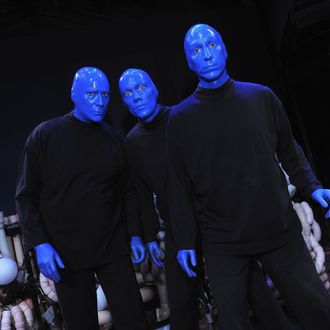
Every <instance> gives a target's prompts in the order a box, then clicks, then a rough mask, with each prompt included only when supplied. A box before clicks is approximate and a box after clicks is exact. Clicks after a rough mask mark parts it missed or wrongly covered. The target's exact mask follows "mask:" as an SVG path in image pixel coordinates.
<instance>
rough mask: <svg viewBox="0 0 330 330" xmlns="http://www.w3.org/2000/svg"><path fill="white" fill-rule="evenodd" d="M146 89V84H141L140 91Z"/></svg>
mask: <svg viewBox="0 0 330 330" xmlns="http://www.w3.org/2000/svg"><path fill="white" fill-rule="evenodd" d="M145 89H146V86H144V85H140V86H139V87H138V90H139V91H144V90H145Z"/></svg>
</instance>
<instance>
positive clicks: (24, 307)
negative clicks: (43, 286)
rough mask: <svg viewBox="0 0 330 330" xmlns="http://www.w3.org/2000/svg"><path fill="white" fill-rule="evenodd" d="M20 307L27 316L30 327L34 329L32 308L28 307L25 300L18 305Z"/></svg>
mask: <svg viewBox="0 0 330 330" xmlns="http://www.w3.org/2000/svg"><path fill="white" fill-rule="evenodd" d="M18 306H19V307H20V309H21V310H22V312H23V313H24V316H25V319H26V322H27V324H28V326H29V327H31V328H32V326H33V313H32V309H31V307H30V306H29V305H28V303H27V302H26V301H25V300H23V301H21V302H20V303H19V304H18Z"/></svg>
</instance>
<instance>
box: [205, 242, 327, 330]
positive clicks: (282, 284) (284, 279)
mask: <svg viewBox="0 0 330 330" xmlns="http://www.w3.org/2000/svg"><path fill="white" fill-rule="evenodd" d="M257 258H258V259H259V260H260V262H261V263H262V265H263V267H264V269H265V271H266V272H267V274H269V275H270V276H271V278H272V280H273V281H274V283H275V285H276V286H277V288H278V289H279V290H280V292H281V294H282V296H283V297H284V300H285V304H286V306H287V307H288V308H289V309H290V311H291V312H292V313H293V314H294V315H295V317H296V319H297V320H298V321H299V323H300V325H301V326H302V328H303V329H306V330H327V329H329V328H330V296H329V294H328V292H327V290H326V289H325V287H324V285H323V283H322V281H321V280H320V278H319V276H318V275H317V273H316V271H315V266H314V263H313V261H312V259H311V257H310V254H309V251H308V249H307V247H306V244H305V242H304V240H303V238H302V237H301V236H297V237H296V238H295V239H293V240H292V241H291V242H288V243H287V244H285V245H283V246H282V247H279V248H277V249H274V250H272V251H269V252H267V253H263V254H260V255H257ZM205 259H206V268H207V271H208V274H209V280H210V284H211V288H212V292H213V295H214V300H215V304H216V306H217V308H218V310H219V311H220V315H219V329H221V330H243V329H244V330H246V329H250V326H251V324H250V322H249V318H248V305H247V285H246V284H247V281H248V271H249V265H250V262H251V260H254V258H253V256H249V255H242V256H232V255H227V256H226V255H205ZM265 309H267V306H265ZM267 313H268V312H267ZM264 329H274V330H283V329H290V328H283V327H282V326H281V323H278V322H277V321H276V320H274V321H273V320H270V323H269V324H268V326H267V327H266V328H264Z"/></svg>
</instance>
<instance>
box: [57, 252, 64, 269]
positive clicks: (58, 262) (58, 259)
mask: <svg viewBox="0 0 330 330" xmlns="http://www.w3.org/2000/svg"><path fill="white" fill-rule="evenodd" d="M55 261H56V263H57V265H58V266H59V267H60V268H61V269H64V268H65V266H64V263H63V261H62V259H61V258H60V256H59V255H58V254H57V253H56V254H55Z"/></svg>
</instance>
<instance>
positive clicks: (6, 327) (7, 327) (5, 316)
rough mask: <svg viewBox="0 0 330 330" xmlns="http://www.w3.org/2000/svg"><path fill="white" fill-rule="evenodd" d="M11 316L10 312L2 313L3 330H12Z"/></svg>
mask: <svg viewBox="0 0 330 330" xmlns="http://www.w3.org/2000/svg"><path fill="white" fill-rule="evenodd" d="M10 315H11V313H10V311H7V310H5V311H3V312H2V319H1V330H11V324H10Z"/></svg>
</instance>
